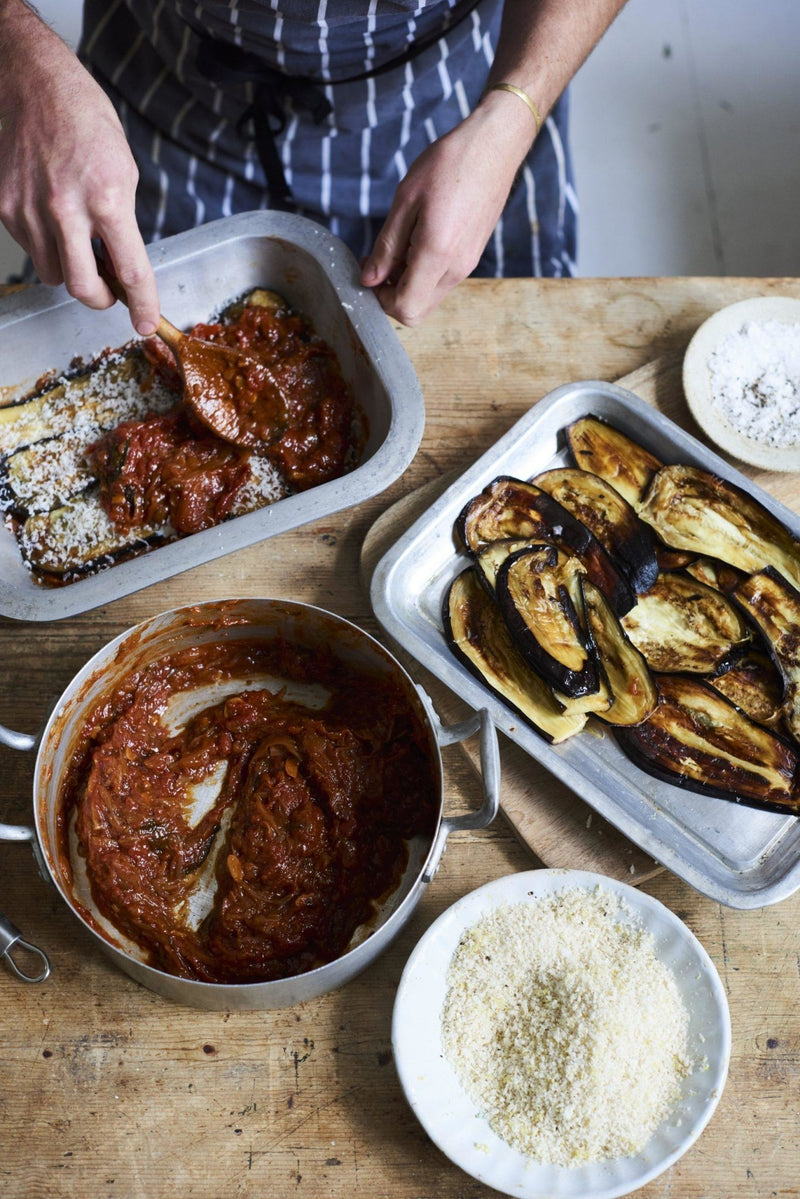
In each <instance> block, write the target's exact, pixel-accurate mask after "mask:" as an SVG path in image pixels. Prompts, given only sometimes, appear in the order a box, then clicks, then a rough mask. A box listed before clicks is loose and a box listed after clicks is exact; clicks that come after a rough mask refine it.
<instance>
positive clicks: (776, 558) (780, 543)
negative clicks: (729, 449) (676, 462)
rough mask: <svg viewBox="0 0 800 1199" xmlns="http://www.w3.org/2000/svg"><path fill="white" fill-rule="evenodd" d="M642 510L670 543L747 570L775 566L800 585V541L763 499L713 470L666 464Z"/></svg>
mask: <svg viewBox="0 0 800 1199" xmlns="http://www.w3.org/2000/svg"><path fill="white" fill-rule="evenodd" d="M638 511H639V515H640V516H641V517H642V519H643V520H646V521H647V523H648V524H650V525H652V526H653V528H654V529H655V531H656V533H658V535H659V537H661V539H662V540H663V541H665V542H666V544H667V545H670V546H673V547H674V548H676V549H683V550H691V551H695V552H697V553H698V554H703V555H709V556H710V557H713V558H719V559H720V561H722V562H727V563H728V564H729V565H730V566H734V567H736V568H737V569H739V570H742V571H745V572H746V573H747V574H750V573H751V572H753V571H758V570H762V569H763V567H765V566H774V567H775V568H776V569H777V570H779V571H780V573H781V574H782V575H783V576H784V577H785V578H787V579H788V580H789V582H790V583H792V584H793V585H794V586H795V587H800V541H798V539H797V538H796V537H794V536H793V535H792V533H790V532H789V530H788V529H787V528H786V526H785V525H784V524H782V523H781V521H779V520H778V519H777V517H775V516H773V515H772V513H771V512H768V511H767V509H766V508H765V507H763V505H762V504H760V503H759V502H758V500H755V499H753V498H752V496H749V495H747V493H746V492H745V491H742V489H741V488H739V487H735V486H734V484H733V483H728V482H726V481H725V480H724V479H720V478H719V477H718V476H717V475H714V474H711V473H710V472H709V471H706V470H701V469H700V468H699V467H696V466H664V467H662V469H661V470H660V471H659V472H658V473H657V474H656V475H654V477H653V481H652V483H651V484H650V487H649V488H648V490H647V494H646V495H645V497H644V500H643V502H642V504H641V506H640V508H639V509H638Z"/></svg>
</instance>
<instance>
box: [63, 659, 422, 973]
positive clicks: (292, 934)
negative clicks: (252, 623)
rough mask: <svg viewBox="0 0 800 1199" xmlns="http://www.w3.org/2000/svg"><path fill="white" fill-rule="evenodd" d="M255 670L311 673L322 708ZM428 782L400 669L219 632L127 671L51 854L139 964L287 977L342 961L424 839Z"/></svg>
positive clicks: (68, 801)
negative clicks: (181, 710) (187, 703)
mask: <svg viewBox="0 0 800 1199" xmlns="http://www.w3.org/2000/svg"><path fill="white" fill-rule="evenodd" d="M265 675H266V676H269V678H271V679H278V680H282V681H284V683H286V684H288V685H289V686H291V687H292V688H296V687H297V686H298V685H299V686H300V687H301V688H302V687H307V686H308V685H309V684H313V685H314V695H315V696H317V697H318V698H317V701H316V702H317V704H318V705H319V706H316V707H313V706H311V705H309V704H307V703H306V702H305V698H306V693H305V692H302V693H301V697H302V698H303V701H304V702H300V699H299V698H298V697H297V695H296V694H295V692H294V690H292V691H291V692H290V691H289V690H288V689H287V687H284V688H283V689H282V690H281V689H279V690H273V686H277V684H273V685H271V686H270V687H269V689H268V688H267V687H266V686H265V685H264V681H265V680H264V676H265ZM199 688H209V689H210V690H209V692H208V693H206V692H205V691H203V695H204V696H205V698H206V700H207V701H208V702H201V704H200V710H199V711H194V712H193V714H191V716H190V718H189V719H187V720H185V721H176V722H175V724H176V727H172V724H171V722H170V720H169V714H170V711H171V708H170V700H171V699H172V697H175V696H185V695H186V693H188V692H192V691H194V692H195V693H197V689H199ZM319 688H322V689H323V690H322V692H320V691H319ZM320 700H321V701H323V702H321V705H320ZM165 713H166V716H167V719H163V718H162V717H163V716H164V714H165ZM438 786H439V784H438V777H437V774H436V770H435V767H434V764H433V760H432V755H431V753H430V748H429V745H428V740H427V737H426V731H425V729H424V727H423V726H422V724H421V722H420V721H419V719H418V718H417V716H416V715H415V714H414V712H413V711H412V710H411V708H410V707H409V703H408V699H407V698H406V696H405V695H404V693H403V692H402V690H401V688H400V686H399V684H398V683H397V682H395V681H394V680H392V679H387V678H376V677H374V676H372V675H370V674H367V673H364V672H359V671H356V670H354V668H352V667H350V666H346V665H344V664H343V663H342V662H341V661H339V660H338V659H337V658H336V657H335V655H333V654H332V653H330V652H325V653H320V652H318V651H315V652H314V653H313V654H312V653H311V652H310V651H306V650H303V649H302V648H298V647H297V646H294V645H289V644H287V643H285V642H283V641H276V642H270V643H266V642H256V641H248V640H243V641H238V640H237V641H225V642H212V643H210V644H203V645H201V646H198V647H194V648H191V649H185V650H181V651H177V652H175V653H173V654H169V655H167V656H165V657H164V658H162V659H160V660H159V661H157V662H154V663H152V664H150V665H148V666H147V667H145V668H143V669H141V670H137V671H133V672H132V673H131V674H130V675H129V676H128V677H127V678H126V679H125V680H124V682H123V683H122V684H121V685H120V686H118V687H117V688H116V690H115V691H114V692H113V694H111V695H109V696H108V698H107V699H106V700H105V701H103V702H102V703H100V704H98V705H97V707H96V708H95V710H94V711H93V713H92V714H91V715H90V717H89V719H88V721H87V725H86V728H85V730H84V732H83V735H82V738H81V742H80V744H79V745H78V746H77V748H76V750H75V751H74V753H73V755H72V757H71V761H70V765H69V769H68V771H67V773H66V775H65V778H64V782H63V784H62V787H61V791H60V795H59V806H58V819H59V830H60V842H61V849H60V851H61V854H62V857H63V858H64V860H65V862H71V869H72V870H73V871H76V872H77V871H81V872H82V871H83V869H84V868H85V871H86V875H87V878H88V881H89V884H90V888H91V895H92V900H93V903H94V905H96V909H97V911H98V912H99V913H100V914H102V915H103V916H104V917H106V918H107V919H108V920H109V921H110V922H111V923H112V924H113V925H114V927H115V928H116V929H117V930H118V932H120V933H122V934H123V935H124V936H125V937H127V938H129V939H130V940H131V941H133V942H134V943H135V944H136V945H137V946H138V947H139V951H140V954H141V956H142V957H143V959H144V960H146V961H147V962H148V963H149V964H151V965H153V966H156V967H157V968H159V969H161V970H165V971H167V972H169V973H172V974H176V975H180V976H183V977H189V978H196V979H201V980H203V981H207V982H217V983H248V982H258V981H264V980H269V979H276V978H284V977H288V976H291V975H295V974H299V973H302V972H303V971H306V970H309V969H312V968H313V967H315V966H318V965H321V964H322V963H324V962H327V961H330V960H332V959H333V958H336V957H337V956H339V955H340V954H341V953H343V952H344V951H345V949H346V948H347V946H348V943H349V942H350V940H351V938H352V936H353V933H354V932H355V930H356V929H357V928H358V927H359V926H360V925H362V924H364V923H365V922H368V921H369V920H370V918H371V917H372V916H373V915H374V912H375V906H376V903H377V902H378V901H379V900H380V899H381V898H382V897H384V896H386V895H387V894H388V893H389V892H390V891H391V890H392V889H393V888H394V887H395V886H396V885H397V883H398V882H399V880H400V877H401V875H402V872H403V870H404V868H405V865H406V863H407V853H408V851H407V840H408V839H409V838H411V837H414V836H417V835H421V836H425V837H430V836H432V835H433V832H434V830H435V825H436V820H437V815H438V804H439V793H438ZM73 826H74V833H75V835H76V836H77V846H78V849H77V855H75V854H72V855H71V851H70V836H71V833H70V829H71V827H73ZM76 906H80V905H76ZM86 914H87V915H88V917H89V918H90V920H91V919H92V916H91V913H86Z"/></svg>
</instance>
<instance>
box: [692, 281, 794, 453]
mask: <svg viewBox="0 0 800 1199" xmlns="http://www.w3.org/2000/svg"><path fill="white" fill-rule="evenodd" d="M751 321H752V322H753V323H755V324H756V325H763V324H766V323H767V322H771V321H777V322H780V323H781V324H787V325H796V326H797V327H798V336H800V300H794V299H791V298H790V297H788V296H758V297H756V298H754V299H752V300H740V301H739V303H738V304H730V305H729V306H728V307H727V308H722V309H720V311H719V312H715V313H714V315H713V316H710V317H709V318H708V320H707V321H704V322H703V324H702V325H701V326H700V328H699V329H698V330H697V332H696V333H695V334H694V336H693V337H692V340H691V341H690V342H689V346H688V349H687V350H686V354H685V356H684V360H683V390H684V392H685V395H686V402H687V404H688V405H689V409H690V411H691V413H692V416H693V417H694V419H695V420H696V421H697V423H698V425H699V426H700V428H701V429H702V430H703V432H704V433H705V434H706V436H707V437H708V438H709V439H710V440H711V441H712V442H714V443H715V444H716V445H718V446H719V447H720V448H721V449H723V450H724V451H725V452H726V453H728V454H731V455H732V456H733V457H734V458H738V459H739V460H740V461H741V462H747V463H749V464H750V465H751V466H759V467H762V468H763V469H764V470H779V471H795V470H800V424H798V428H797V436H796V441H795V443H794V444H789V445H783V446H775V445H771V444H770V443H769V442H767V441H764V440H759V439H757V438H754V437H752V436H747V435H745V434H744V433H743V431H742V429H741V428H737V426H736V424H735V423H734V422H733V420H732V419H731V417H730V415H728V414H726V413H725V411H724V408H722V407H720V406H719V404H718V399H719V397H718V396H717V395H716V394H715V386H714V378H713V375H712V371H711V367H710V363H711V358H712V355H713V353H714V351H715V350H717V349H718V347H719V346H720V345H721V343H723V342H724V341H725V340H726V339H727V338H728V337H730V336H732V335H735V334H736V333H738V332H739V331H740V330H741V329H742V327H743V326H744V325H746V324H747V323H748V322H751ZM797 386H798V389H800V377H799V378H798V379H797Z"/></svg>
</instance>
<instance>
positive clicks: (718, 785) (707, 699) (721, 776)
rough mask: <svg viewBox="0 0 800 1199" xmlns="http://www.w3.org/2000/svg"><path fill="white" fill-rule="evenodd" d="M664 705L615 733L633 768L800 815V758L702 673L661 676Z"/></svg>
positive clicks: (689, 786) (695, 788)
mask: <svg viewBox="0 0 800 1199" xmlns="http://www.w3.org/2000/svg"><path fill="white" fill-rule="evenodd" d="M656 683H657V685H658V690H659V704H658V707H657V708H656V709H655V711H654V712H653V714H652V715H651V716H649V717H648V718H647V720H645V721H643V722H642V723H641V724H639V725H635V726H633V727H631V728H620V729H617V730H615V732H616V737H617V741H618V743H619V745H620V747H621V748H622V750H623V751H624V752H625V753H626V754H627V756H628V757H629V758H630V759H631V761H632V762H634V763H635V765H637V766H639V767H641V769H643V770H645V771H647V772H648V774H652V775H654V776H655V777H656V778H660V779H662V780H664V781H666V782H668V783H674V784H675V785H676V786H678V787H685V788H686V789H687V790H690V791H700V792H703V793H705V794H707V795H714V796H717V797H718V798H721V799H728V800H734V801H735V802H737V803H742V804H745V805H748V806H751V807H757V808H763V809H765V810H767V811H771V812H782V813H783V814H784V815H786V814H789V815H793V816H797V815H800V791H799V790H798V783H797V776H798V756H797V752H796V750H795V748H794V747H793V746H792V745H790V744H789V742H788V741H786V740H784V739H783V738H782V737H779V736H777V735H776V734H775V733H774V732H772V731H771V730H770V729H767V728H764V727H763V726H761V725H757V724H755V723H754V722H753V721H752V720H750V719H749V717H747V716H746V715H745V714H744V713H743V712H741V711H740V710H739V709H738V708H737V707H735V705H734V704H732V703H730V702H729V701H728V700H727V699H726V698H725V697H724V696H723V695H720V694H719V693H718V692H716V691H715V690H714V689H713V688H712V687H709V686H708V685H707V684H706V683H704V682H703V681H701V680H700V679H697V678H690V677H688V676H682V675H656Z"/></svg>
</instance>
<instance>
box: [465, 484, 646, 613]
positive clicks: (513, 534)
mask: <svg viewBox="0 0 800 1199" xmlns="http://www.w3.org/2000/svg"><path fill="white" fill-rule="evenodd" d="M456 534H457V535H458V536H459V537H460V539H461V541H462V542H463V544H464V545H465V546H466V548H467V549H468V550H469V551H470V552H471V553H472V554H478V553H480V551H481V550H482V549H484V548H485V547H486V546H487V545H489V544H490V543H491V542H493V541H507V540H510V539H517V540H520V541H530V542H534V541H538V542H550V543H552V544H553V545H556V546H558V548H559V549H561V550H563V551H564V552H565V553H569V554H574V555H575V556H576V557H577V558H579V559H580V561H581V562H582V563H583V565H584V567H585V569H586V573H587V574H588V576H589V578H590V579H591V580H592V582H593V583H594V584H595V585H596V586H597V587H599V588H600V590H601V591H602V592H603V594H604V595H605V597H606V599H607V600H608V601H609V603H610V604H611V606H612V608H613V609H614V611H615V612H616V613H617V615H618V616H623V615H624V614H625V613H626V612H628V611H629V610H630V609H631V608H632V607H633V605H634V604H635V602H636V594H635V592H634V590H633V588H632V587H631V585H630V583H629V582H628V580H627V578H626V577H625V575H624V574H623V573H622V571H621V570H620V569H619V568H618V567H617V566H616V564H615V563H614V562H613V561H612V559H611V557H610V556H609V554H608V553H607V552H606V550H605V549H604V548H603V546H602V545H601V544H600V542H599V541H598V540H597V538H596V537H595V536H594V534H593V533H592V532H591V531H590V530H589V529H587V527H586V525H585V524H583V522H582V521H580V520H578V519H577V518H576V517H574V516H573V515H572V513H571V512H568V511H567V509H566V508H564V507H563V505H561V504H559V503H558V502H557V500H554V499H553V497H552V496H551V495H548V494H547V492H546V491H543V490H542V489H541V487H536V486H534V484H533V483H526V482H525V481H524V480H522V479H514V478H511V477H509V476H507V475H501V476H500V477H499V478H497V479H494V480H493V481H492V482H491V483H489V484H487V486H486V487H485V488H484V489H483V491H482V492H481V493H480V495H477V496H475V497H474V498H473V499H471V500H470V501H469V503H468V504H466V506H465V507H464V508H463V509H462V511H461V513H460V514H459V516H458V518H457V520H456Z"/></svg>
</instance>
